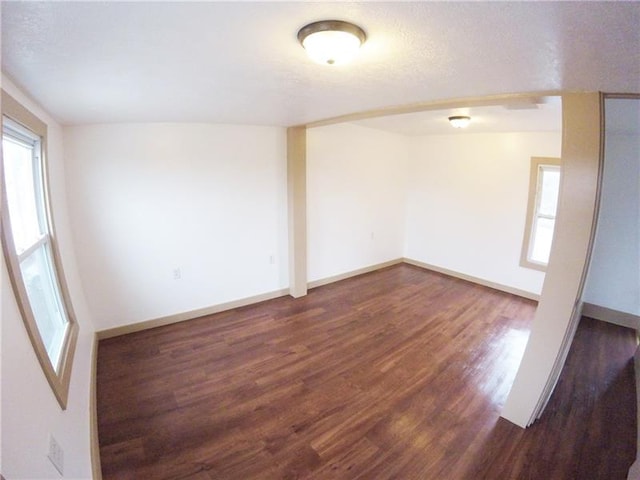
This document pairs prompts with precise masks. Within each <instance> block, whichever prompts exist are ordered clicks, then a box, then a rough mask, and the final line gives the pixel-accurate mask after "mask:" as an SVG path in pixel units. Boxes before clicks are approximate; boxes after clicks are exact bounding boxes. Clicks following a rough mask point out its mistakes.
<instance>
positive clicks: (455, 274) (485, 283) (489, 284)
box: [403, 258, 540, 302]
mask: <svg viewBox="0 0 640 480" xmlns="http://www.w3.org/2000/svg"><path fill="white" fill-rule="evenodd" d="M403 261H404V263H408V264H409V265H413V266H416V267H420V268H424V269H425V270H431V271H433V272H438V273H442V274H444V275H448V276H450V277H455V278H459V279H460V280H465V281H467V282H471V283H475V284H477V285H482V286H483V287H488V288H493V289H494V290H499V291H501V292H505V293H510V294H511V295H516V296H518V297H522V298H526V299H528V300H534V301H536V302H537V301H538V300H540V295H538V294H536V293H533V292H528V291H526V290H521V289H519V288H514V287H510V286H508V285H503V284H501V283H496V282H491V281H489V280H485V279H482V278H479V277H474V276H473V275H467V274H465V273H460V272H456V271H454V270H449V269H448V268H443V267H438V266H436V265H431V264H428V263H424V262H421V261H419V260H413V259H411V258H403Z"/></svg>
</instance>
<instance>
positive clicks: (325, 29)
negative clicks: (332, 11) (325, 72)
mask: <svg viewBox="0 0 640 480" xmlns="http://www.w3.org/2000/svg"><path fill="white" fill-rule="evenodd" d="M298 40H299V41H300V43H301V44H302V46H303V47H304V49H305V50H306V51H307V55H309V57H310V58H311V59H312V60H313V61H314V62H317V63H321V64H323V65H340V64H343V63H347V62H349V61H350V60H351V59H353V57H354V56H355V55H356V54H357V53H358V49H359V48H360V46H361V45H362V44H363V43H364V41H365V40H366V35H365V33H364V31H363V30H362V29H361V28H360V27H358V26H357V25H354V24H352V23H348V22H343V21H341V20H323V21H321V22H315V23H310V24H309V25H307V26H305V27H302V28H301V29H300V31H299V32H298Z"/></svg>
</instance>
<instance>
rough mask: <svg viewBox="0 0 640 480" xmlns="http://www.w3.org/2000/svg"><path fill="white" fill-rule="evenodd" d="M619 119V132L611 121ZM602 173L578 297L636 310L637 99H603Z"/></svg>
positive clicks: (639, 291) (639, 241) (639, 309)
mask: <svg viewBox="0 0 640 480" xmlns="http://www.w3.org/2000/svg"><path fill="white" fill-rule="evenodd" d="M620 117H623V118H624V119H625V121H624V122H622V123H623V124H624V128H625V130H624V131H621V130H617V129H616V128H615V124H617V123H618V122H619V119H620ZM611 124H613V125H614V127H613V128H614V129H613V130H612V129H611V128H609V127H607V131H606V133H605V155H604V173H603V180H602V191H601V196H602V197H601V201H600V212H599V214H598V226H597V231H596V239H595V243H594V246H593V252H592V256H591V263H590V266H589V276H588V277H587V284H586V287H585V293H584V296H583V300H584V301H585V302H588V303H592V304H595V305H598V306H601V307H606V308H610V309H613V310H617V311H620V312H625V313H631V314H633V315H640V100H631V99H607V100H606V103H605V125H607V126H609V125H611Z"/></svg>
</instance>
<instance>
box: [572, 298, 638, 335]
mask: <svg viewBox="0 0 640 480" xmlns="http://www.w3.org/2000/svg"><path fill="white" fill-rule="evenodd" d="M582 315H584V316H585V317H591V318H595V319H596V320H601V321H603V322H608V323H613V324H614V325H619V326H621V327H627V328H633V329H634V330H637V329H638V328H640V316H638V315H634V314H632V313H627V312H621V311H619V310H614V309H612V308H607V307H601V306H600V305H595V304H593V303H586V302H585V303H583V304H582Z"/></svg>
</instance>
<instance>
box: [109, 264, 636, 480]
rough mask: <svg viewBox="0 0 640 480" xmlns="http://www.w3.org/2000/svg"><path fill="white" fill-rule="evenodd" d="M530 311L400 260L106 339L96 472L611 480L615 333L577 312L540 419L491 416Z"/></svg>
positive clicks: (617, 441) (619, 335)
mask: <svg viewBox="0 0 640 480" xmlns="http://www.w3.org/2000/svg"><path fill="white" fill-rule="evenodd" d="M534 311H535V303H534V302H532V301H530V300H526V299H522V298H518V297H515V296H512V295H509V294H506V293H503V292H498V291H495V290H492V289H489V288H486V287H481V286H478V285H473V284H470V283H467V282H465V281H462V280H459V279H454V278H451V277H447V276H445V275H442V274H438V273H433V272H428V271H425V270H423V269H420V268H417V267H413V266H410V265H406V264H404V265H395V266H392V267H389V268H386V269H383V270H380V271H377V272H373V273H370V274H366V275H362V276H359V277H356V278H352V279H348V280H344V281H341V282H336V283H334V284H330V285H326V286H323V287H319V288H317V289H314V290H311V291H310V292H309V295H307V296H306V297H302V298H299V299H292V298H278V299H274V300H270V301H267V302H263V303H260V304H257V305H251V306H247V307H243V308H239V309H235V310H232V311H228V312H222V313H220V314H216V315H212V316H208V317H203V318H200V319H196V320H191V321H188V322H183V323H180V324H176V325H170V326H166V327H161V328H156V329H153V330H148V331H143V332H137V333H133V334H130V335H126V336H122V337H117V338H111V339H108V340H103V341H101V342H100V345H99V352H98V377H97V382H98V385H97V387H98V421H99V436H100V449H101V457H102V467H103V476H104V478H105V479H107V480H108V479H128V478H136V479H191V480H207V479H209V480H210V479H216V480H221V479H229V480H232V479H242V480H251V479H260V480H265V479H266V480H268V479H306V480H311V479H317V480H324V479H345V480H347V479H349V480H350V479H380V480H384V479H407V480H411V479H416V480H417V479H419V480H425V479H426V480H429V479H439V480H440V479H447V480H449V479H451V480H466V479H469V480H471V479H488V480H489V479H491V480H492V479H501V480H502V479H534V480H537V479H540V480H548V479H558V480H563V479H589V480H591V479H608V480H616V479H620V480H622V479H624V478H625V477H626V471H627V469H628V468H629V466H630V465H631V463H632V461H633V459H634V456H635V447H636V445H635V432H636V424H635V418H636V417H635V415H636V412H635V387H634V380H633V375H634V374H633V365H632V363H631V357H632V355H633V352H634V350H635V339H634V333H633V332H632V331H630V330H628V329H624V328H622V327H616V326H613V325H607V324H603V323H601V322H597V321H594V320H591V319H583V320H582V322H581V325H580V327H579V329H578V334H577V335H576V340H575V342H574V345H573V346H572V349H571V352H570V355H569V358H568V361H567V366H566V368H565V370H564V371H563V373H562V376H561V378H560V381H559V383H558V387H557V389H556V392H555V393H554V395H553V397H552V399H551V401H550V403H549V406H548V408H547V410H546V412H545V414H544V416H543V417H542V418H541V419H540V420H539V421H538V422H536V424H534V425H533V426H532V427H531V428H529V429H527V430H526V431H525V430H522V429H520V428H518V427H516V426H514V425H512V424H510V423H509V422H507V421H505V420H503V419H500V418H499V414H500V410H501V408H502V406H503V405H504V402H505V400H506V397H507V394H508V392H509V389H510V387H511V385H512V383H513V379H514V376H515V373H516V371H517V368H518V364H519V361H520V359H521V357H522V353H523V351H524V348H525V345H526V341H527V338H528V334H529V328H530V322H531V320H532V318H533V313H534Z"/></svg>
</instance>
